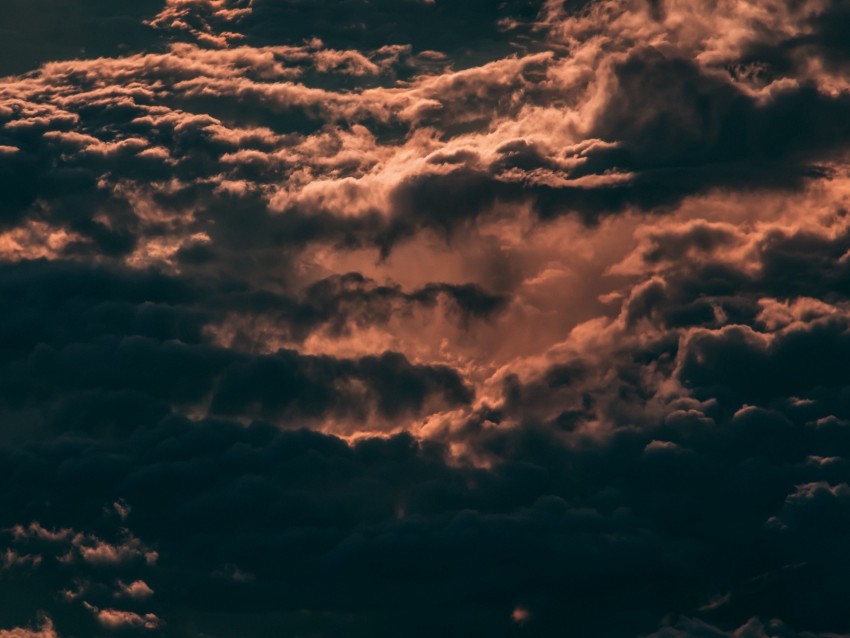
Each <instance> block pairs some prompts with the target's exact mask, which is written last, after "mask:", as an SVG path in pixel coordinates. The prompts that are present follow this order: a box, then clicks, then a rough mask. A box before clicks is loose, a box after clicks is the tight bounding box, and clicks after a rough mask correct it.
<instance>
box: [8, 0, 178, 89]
mask: <svg viewBox="0 0 850 638" xmlns="http://www.w3.org/2000/svg"><path fill="white" fill-rule="evenodd" d="M163 5H164V1H163V0H141V1H131V2H117V3H116V2H112V1H109V0H106V1H103V0H94V1H91V0H73V1H72V2H65V3H62V4H57V3H56V2H52V1H51V0H35V1H32V0H10V1H9V2H8V3H6V5H5V6H4V11H3V13H4V20H3V23H4V24H3V27H2V29H0V60H2V61H3V62H2V63H0V75H9V74H12V73H22V72H25V71H30V70H32V69H34V68H35V67H37V66H39V65H40V64H43V63H45V62H51V61H53V60H57V59H71V58H82V57H87V58H88V57H98V56H102V55H115V54H118V53H127V52H130V51H138V50H143V49H145V48H148V47H150V46H151V45H152V44H153V43H155V42H156V34H155V33H154V31H153V29H152V28H151V27H149V26H147V25H145V24H144V20H145V19H149V18H152V17H153V16H154V15H156V13H157V11H159V10H160V9H162V7H163Z"/></svg>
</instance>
